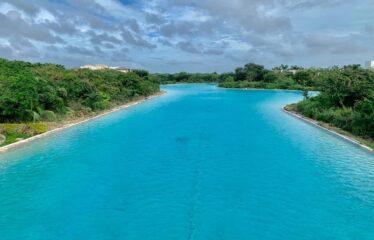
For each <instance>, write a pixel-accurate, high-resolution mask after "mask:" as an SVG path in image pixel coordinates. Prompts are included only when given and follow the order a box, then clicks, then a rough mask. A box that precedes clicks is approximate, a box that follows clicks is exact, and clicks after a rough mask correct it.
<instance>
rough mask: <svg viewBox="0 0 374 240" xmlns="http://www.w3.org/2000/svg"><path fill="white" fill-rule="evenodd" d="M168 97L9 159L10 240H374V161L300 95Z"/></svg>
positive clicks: (6, 231)
mask: <svg viewBox="0 0 374 240" xmlns="http://www.w3.org/2000/svg"><path fill="white" fill-rule="evenodd" d="M164 89H165V90H167V91H168V93H167V94H166V95H164V96H162V97H159V98H157V99H154V100H151V101H148V102H146V103H143V104H141V105H138V106H136V107H133V108H131V109H128V110H125V111H121V112H117V113H114V114H111V115H109V116H106V117H104V118H101V119H99V120H95V121H92V122H89V123H87V124H84V125H81V126H78V127H74V128H71V129H68V130H66V131H64V132H61V133H58V134H55V135H53V136H51V137H48V138H44V139H40V140H38V141H35V142H33V143H32V144H29V145H27V146H24V147H22V148H20V149H17V150H16V151H12V152H9V153H7V154H2V155H0V239H1V240H8V239H31V240H34V239H48V240H49V239H90V240H92V239H126V240H132V239H139V240H147V239H155V240H168V239H178V240H179V239H182V240H183V239H186V240H187V239H196V240H197V239H201V240H202V239H214V240H216V239H259V240H270V239H271V240H272V239H274V240H275V239H277V240H278V239H288V240H300V239H301V240H303V239H319V240H321V239H338V240H340V239H359V240H365V239H368V240H369V239H374V155H373V154H371V153H368V152H366V151H364V150H362V149H360V148H358V147H356V146H353V145H351V144H350V143H347V142H345V141H344V140H341V139H339V138H336V137H334V136H332V135H330V134H328V133H326V132H324V131H322V130H320V129H317V128H315V127H313V126H310V125H308V124H306V123H304V122H301V121H299V120H297V119H295V118H293V117H291V116H289V115H287V114H285V113H283V112H282V111H281V107H282V106H283V105H285V104H286V103H291V102H296V101H298V100H300V99H301V98H302V96H301V94H300V93H298V92H291V91H261V90H259V91H240V90H225V89H219V88H217V87H215V86H214V85H207V84H203V85H174V86H171V85H168V86H164Z"/></svg>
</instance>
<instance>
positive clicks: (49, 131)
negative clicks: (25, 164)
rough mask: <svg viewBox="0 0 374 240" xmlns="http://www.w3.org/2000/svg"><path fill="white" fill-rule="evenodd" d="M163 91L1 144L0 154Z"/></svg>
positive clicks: (139, 102)
mask: <svg viewBox="0 0 374 240" xmlns="http://www.w3.org/2000/svg"><path fill="white" fill-rule="evenodd" d="M165 93H166V91H159V92H157V93H155V94H152V95H150V96H147V97H141V98H139V99H137V100H134V101H130V102H128V103H125V104H123V105H119V106H116V107H113V108H111V109H108V110H104V111H102V112H99V113H97V114H96V115H94V116H90V117H86V118H83V119H82V118H79V119H75V120H72V121H68V122H65V123H62V125H59V126H58V127H56V128H53V129H50V130H48V131H47V132H45V133H42V134H38V135H35V136H32V137H29V138H26V139H24V140H21V141H18V142H15V143H11V144H9V145H5V146H2V147H0V154H1V153H5V152H7V151H9V150H12V149H14V148H17V147H20V146H23V145H24V144H27V143H30V142H32V141H34V140H36V139H40V138H43V137H46V136H49V135H51V134H54V133H57V132H60V131H62V130H64V129H67V128H71V127H74V126H77V125H80V124H83V123H86V122H90V121H93V120H95V119H98V118H101V117H104V116H106V115H109V114H111V113H114V112H118V111H120V110H124V109H127V108H130V107H133V106H136V105H139V104H141V103H143V102H145V101H148V100H151V99H153V98H156V97H159V96H161V95H163V94H165Z"/></svg>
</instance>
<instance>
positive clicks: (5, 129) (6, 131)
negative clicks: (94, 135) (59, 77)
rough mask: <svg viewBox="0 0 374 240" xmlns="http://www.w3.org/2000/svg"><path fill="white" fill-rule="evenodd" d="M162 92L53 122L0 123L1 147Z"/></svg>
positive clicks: (84, 120) (95, 116) (104, 113)
mask: <svg viewBox="0 0 374 240" xmlns="http://www.w3.org/2000/svg"><path fill="white" fill-rule="evenodd" d="M163 93H164V92H163V91H159V92H157V93H155V94H153V95H151V96H146V97H137V98H134V99H132V101H129V102H123V103H116V104H112V105H111V106H112V107H111V108H109V109H105V110H99V111H91V112H88V113H85V114H81V115H80V116H66V117H65V118H62V119H60V120H58V121H55V122H38V123H2V124H1V123H0V134H2V135H4V136H5V137H6V141H5V142H4V143H2V144H0V148H1V147H5V146H7V145H11V144H13V143H17V142H20V141H23V140H27V139H29V138H32V137H35V136H38V135H41V134H44V133H48V132H50V131H53V130H59V129H63V128H67V127H70V126H74V125H76V124H79V123H83V122H86V121H89V120H91V119H94V118H97V117H100V116H103V115H106V114H108V113H111V112H114V111H117V110H120V109H123V108H127V107H130V106H132V105H136V104H138V103H140V102H142V101H145V100H147V99H151V98H153V97H156V96H160V95H162V94H163Z"/></svg>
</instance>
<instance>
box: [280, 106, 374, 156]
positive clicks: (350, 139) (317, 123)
mask: <svg viewBox="0 0 374 240" xmlns="http://www.w3.org/2000/svg"><path fill="white" fill-rule="evenodd" d="M285 107H286V106H285ZM285 107H283V108H282V110H283V112H285V113H287V114H289V115H291V116H293V117H295V118H298V119H300V120H302V121H304V122H306V123H308V124H311V125H313V126H315V127H318V128H320V129H323V130H325V131H327V132H329V133H330V134H332V135H334V136H337V137H340V138H342V139H344V140H345V141H348V142H349V143H351V144H354V145H356V146H359V147H361V148H363V149H365V150H367V151H369V152H371V153H374V149H373V148H372V147H370V146H368V145H366V144H365V143H363V142H361V141H360V140H357V139H355V138H354V137H351V136H348V135H346V134H344V133H339V132H337V131H335V130H334V129H332V128H328V127H327V126H324V125H323V123H322V122H320V121H317V120H314V119H311V118H308V117H305V116H303V115H302V114H300V113H297V112H294V111H290V110H287V109H285ZM342 131H344V130H342Z"/></svg>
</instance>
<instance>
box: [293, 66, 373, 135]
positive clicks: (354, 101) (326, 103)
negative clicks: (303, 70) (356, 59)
mask: <svg viewBox="0 0 374 240" xmlns="http://www.w3.org/2000/svg"><path fill="white" fill-rule="evenodd" d="M320 78H321V84H322V85H321V92H320V94H319V95H318V96H315V97H308V96H306V98H305V99H304V101H301V102H299V103H297V104H294V105H293V106H291V107H292V109H293V110H295V111H297V112H300V113H302V114H303V115H305V116H307V117H310V118H313V119H316V120H318V121H322V122H326V123H330V124H331V125H333V126H335V127H338V128H341V129H344V130H346V131H348V132H351V133H353V134H355V135H358V136H361V137H364V138H371V139H374V72H373V71H371V70H367V69H363V68H361V67H360V66H359V65H351V66H345V67H343V68H338V67H334V68H331V69H328V71H325V72H324V73H323V74H321V76H320Z"/></svg>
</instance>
